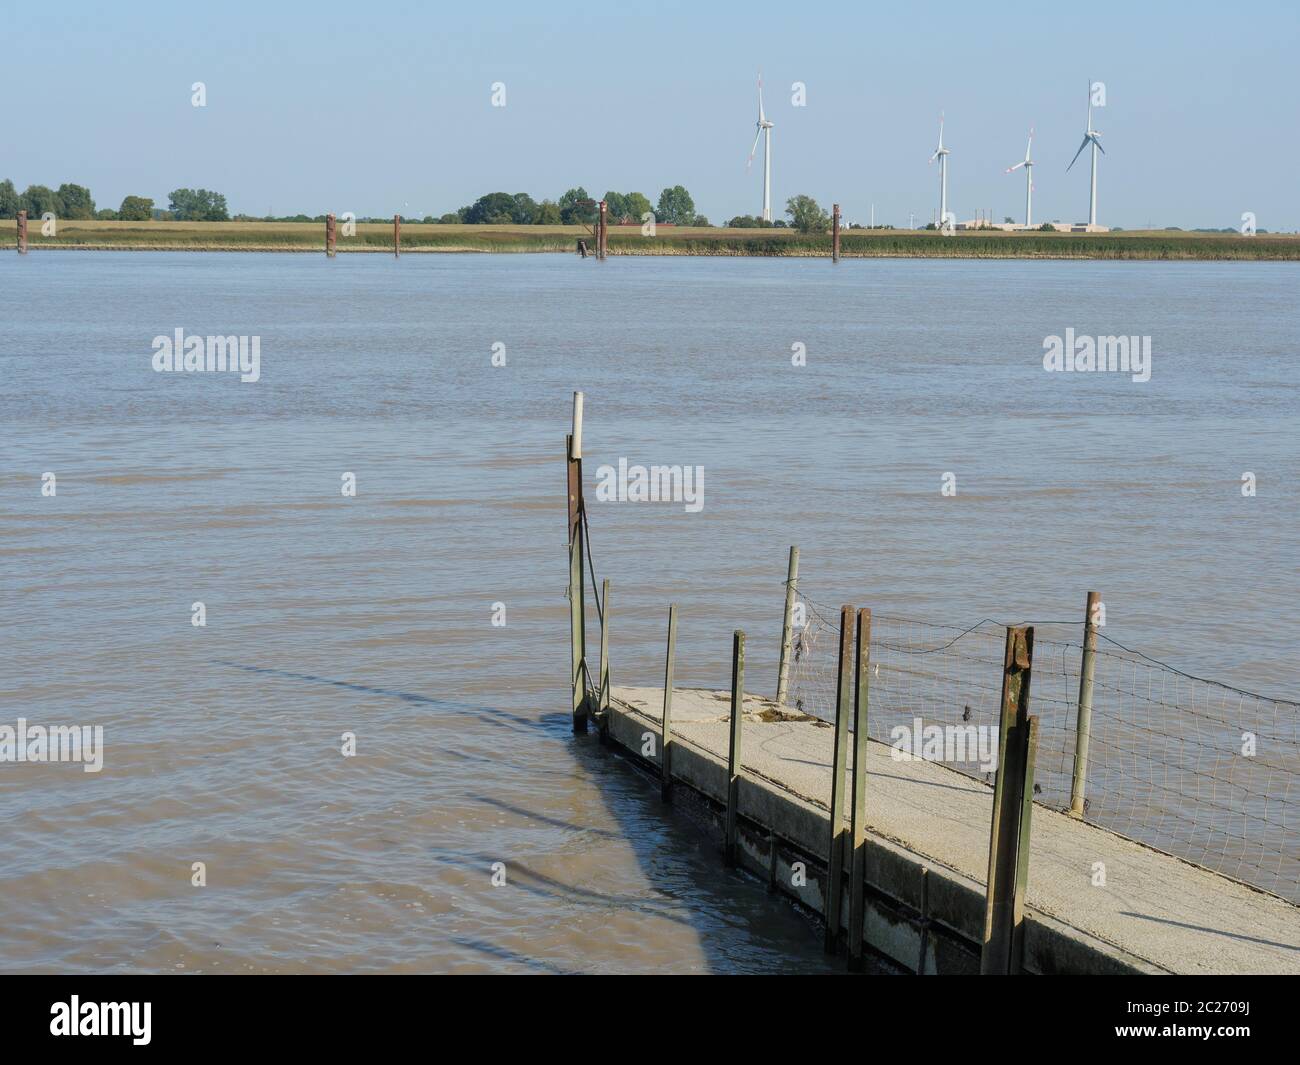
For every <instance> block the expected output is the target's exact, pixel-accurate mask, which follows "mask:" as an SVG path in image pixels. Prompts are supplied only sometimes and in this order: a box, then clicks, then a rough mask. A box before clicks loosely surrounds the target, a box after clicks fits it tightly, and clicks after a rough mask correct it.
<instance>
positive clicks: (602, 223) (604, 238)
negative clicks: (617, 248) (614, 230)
mask: <svg viewBox="0 0 1300 1065" xmlns="http://www.w3.org/2000/svg"><path fill="white" fill-rule="evenodd" d="M597 223H598V225H599V229H598V230H597V231H596V258H597V259H599V260H600V261H601V262H604V261H605V256H606V255H608V254H609V204H607V203H606V202H605V201H604V200H601V201H600V215H599V217H598V218H597Z"/></svg>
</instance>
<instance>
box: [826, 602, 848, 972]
mask: <svg viewBox="0 0 1300 1065" xmlns="http://www.w3.org/2000/svg"><path fill="white" fill-rule="evenodd" d="M853 618H854V610H853V607H851V606H843V607H840V664H839V676H838V680H839V684H838V687H837V690H836V697H835V750H834V752H833V754H832V757H831V825H830V843H829V845H828V847H827V848H826V850H827V854H826V912H825V917H826V953H828V954H834V953H835V951H836V949H837V948H838V946H839V940H840V915H841V912H842V907H841V903H842V901H843V900H842V898H841V896H842V894H843V892H842V888H841V882H842V881H843V878H844V774H845V772H846V769H847V766H846V763H847V761H848V756H849V714H850V712H851V711H850V699H851V698H852V693H853Z"/></svg>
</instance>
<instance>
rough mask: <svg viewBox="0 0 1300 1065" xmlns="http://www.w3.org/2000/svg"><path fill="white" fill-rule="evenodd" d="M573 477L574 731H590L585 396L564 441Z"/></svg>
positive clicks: (576, 399)
mask: <svg viewBox="0 0 1300 1065" xmlns="http://www.w3.org/2000/svg"><path fill="white" fill-rule="evenodd" d="M564 445H565V455H566V460H567V465H568V474H569V643H570V656H571V658H570V661H571V662H572V667H573V669H572V673H573V678H572V679H573V731H574V734H575V735H582V734H584V733H586V731H587V680H586V672H587V617H586V596H585V595H584V588H583V570H582V546H583V530H582V513H583V500H582V393H581V392H575V393H574V394H573V432H572V433H570V434H569V435H568V436H566V437H565V438H564Z"/></svg>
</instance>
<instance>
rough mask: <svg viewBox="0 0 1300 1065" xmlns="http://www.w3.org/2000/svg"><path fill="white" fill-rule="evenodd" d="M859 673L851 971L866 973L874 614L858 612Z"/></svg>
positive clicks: (851, 823)
mask: <svg viewBox="0 0 1300 1065" xmlns="http://www.w3.org/2000/svg"><path fill="white" fill-rule="evenodd" d="M856 661H857V670H856V678H855V681H854V688H853V798H852V802H851V803H850V805H849V832H850V834H851V837H852V847H853V851H852V861H851V862H850V863H849V970H850V971H851V972H855V973H856V972H861V971H862V934H863V928H864V926H865V924H866V881H867V702H868V694H869V692H870V681H869V679H868V675H867V671H868V668H869V667H870V664H871V611H870V610H868V609H866V608H865V607H864V608H863V609H862V610H859V611H858V634H857V648H856Z"/></svg>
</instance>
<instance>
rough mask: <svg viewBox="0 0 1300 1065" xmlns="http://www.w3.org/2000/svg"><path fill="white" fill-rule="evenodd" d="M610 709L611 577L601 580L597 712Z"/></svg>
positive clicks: (600, 712)
mask: <svg viewBox="0 0 1300 1065" xmlns="http://www.w3.org/2000/svg"><path fill="white" fill-rule="evenodd" d="M608 709H609V578H608V577H606V578H605V579H604V580H603V581H601V582H600V695H599V696H598V697H597V701H596V713H598V714H604V713H605V711H606V710H608Z"/></svg>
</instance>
